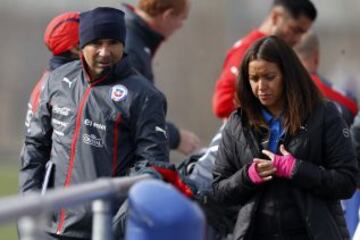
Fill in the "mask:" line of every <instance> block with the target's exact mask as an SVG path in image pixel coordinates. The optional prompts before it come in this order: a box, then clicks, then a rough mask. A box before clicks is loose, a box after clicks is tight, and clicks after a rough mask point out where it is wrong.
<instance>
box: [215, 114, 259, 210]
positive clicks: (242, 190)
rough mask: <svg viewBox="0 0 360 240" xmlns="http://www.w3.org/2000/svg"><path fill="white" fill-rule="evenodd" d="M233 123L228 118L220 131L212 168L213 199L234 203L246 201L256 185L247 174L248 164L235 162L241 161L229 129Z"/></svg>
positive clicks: (224, 202) (256, 187)
mask: <svg viewBox="0 0 360 240" xmlns="http://www.w3.org/2000/svg"><path fill="white" fill-rule="evenodd" d="M233 124H235V122H234V121H233V118H230V120H229V121H228V123H227V124H226V126H225V128H224V130H223V132H222V139H221V142H220V145H219V149H218V153H217V157H216V160H215V166H214V169H213V176H214V181H213V190H214V198H215V201H217V202H219V203H223V204H234V205H235V204H243V203H245V202H247V201H248V200H249V198H250V197H251V196H252V195H253V194H254V192H255V190H256V189H258V186H257V185H255V184H253V183H252V182H251V180H250V178H249V176H248V173H247V170H248V168H249V166H250V165H249V164H247V165H245V166H241V165H240V166H239V165H237V164H235V162H237V163H240V162H241V159H240V158H241V156H238V155H236V154H235V153H236V150H235V149H236V144H235V141H236V140H235V138H234V137H233V131H232V129H231V125H233ZM236 124H238V123H236Z"/></svg>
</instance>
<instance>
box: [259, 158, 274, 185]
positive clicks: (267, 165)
mask: <svg viewBox="0 0 360 240" xmlns="http://www.w3.org/2000/svg"><path fill="white" fill-rule="evenodd" d="M254 163H255V168H256V172H257V173H258V174H259V176H260V177H261V178H262V180H263V181H269V180H271V179H272V175H273V174H274V173H275V172H276V168H275V167H274V165H273V163H272V161H269V160H265V159H261V158H254Z"/></svg>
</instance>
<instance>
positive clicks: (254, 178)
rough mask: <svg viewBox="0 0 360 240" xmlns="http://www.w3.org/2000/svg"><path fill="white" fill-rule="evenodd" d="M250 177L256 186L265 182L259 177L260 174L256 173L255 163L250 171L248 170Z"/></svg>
mask: <svg viewBox="0 0 360 240" xmlns="http://www.w3.org/2000/svg"><path fill="white" fill-rule="evenodd" d="M248 175H249V178H250V180H251V181H252V182H253V183H254V184H260V183H263V182H264V180H263V179H262V178H261V177H260V176H259V174H258V172H257V171H256V163H255V162H253V163H252V164H251V165H250V167H249V169H248Z"/></svg>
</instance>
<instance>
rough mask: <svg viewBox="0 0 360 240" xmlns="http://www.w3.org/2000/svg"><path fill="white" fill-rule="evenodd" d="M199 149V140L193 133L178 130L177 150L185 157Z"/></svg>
mask: <svg viewBox="0 0 360 240" xmlns="http://www.w3.org/2000/svg"><path fill="white" fill-rule="evenodd" d="M199 148H200V139H199V137H198V136H196V135H195V133H193V132H190V131H188V130H185V129H180V144H179V147H178V148H177V150H178V151H179V152H181V153H183V154H185V155H190V154H191V153H193V152H195V151H196V150H198V149H199Z"/></svg>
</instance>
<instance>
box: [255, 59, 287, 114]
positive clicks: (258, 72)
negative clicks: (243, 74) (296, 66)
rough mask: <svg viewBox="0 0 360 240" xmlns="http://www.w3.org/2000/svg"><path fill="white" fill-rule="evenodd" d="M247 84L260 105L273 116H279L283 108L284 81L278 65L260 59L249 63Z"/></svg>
mask: <svg viewBox="0 0 360 240" xmlns="http://www.w3.org/2000/svg"><path fill="white" fill-rule="evenodd" d="M249 82H250V86H251V90H252V92H253V94H254V95H255V97H256V98H258V99H259V101H260V103H261V104H262V105H263V106H265V107H266V108H267V109H268V110H269V111H270V112H271V113H272V114H273V115H275V116H278V115H280V114H281V112H282V110H283V106H284V93H283V92H284V81H283V76H282V73H281V71H280V69H279V67H278V65H277V64H276V63H272V62H268V61H265V60H261V59H258V60H253V61H251V62H250V63H249Z"/></svg>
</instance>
